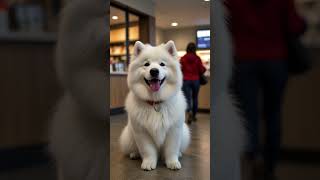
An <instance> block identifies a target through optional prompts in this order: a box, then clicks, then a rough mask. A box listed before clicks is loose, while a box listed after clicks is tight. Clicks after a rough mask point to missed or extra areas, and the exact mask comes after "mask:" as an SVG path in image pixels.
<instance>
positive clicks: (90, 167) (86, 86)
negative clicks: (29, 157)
mask: <svg viewBox="0 0 320 180" xmlns="http://www.w3.org/2000/svg"><path fill="white" fill-rule="evenodd" d="M106 7H107V5H106V3H105V1H104V0H90V1H88V0H72V1H70V2H69V3H68V5H67V7H66V8H65V9H64V10H63V12H62V14H61V23H60V28H59V39H58V42H57V54H56V70H57V74H58V77H59V80H60V83H61V85H62V87H63V89H64V95H63V97H62V98H61V99H60V101H59V103H58V105H57V109H56V112H55V114H54V115H53V117H52V123H51V126H50V134H49V138H50V151H51V152H52V154H53V156H54V158H55V160H56V164H57V168H58V171H59V176H60V177H59V180H62V179H63V180H94V179H97V180H98V179H105V180H106V179H108V178H107V166H106V164H107V159H108V156H107V153H106V152H107V148H106V143H107V136H106V135H107V128H106V127H107V126H106V125H107V124H106V123H107V121H106V120H107V107H106V100H107V98H106V96H107V95H106V94H107V92H108V91H107V85H106V82H107V81H106V72H105V69H104V67H105V65H104V62H105V61H104V59H105V56H104V52H106V48H105V44H106V41H108V40H107V32H108V31H107V28H108V26H107V21H108V20H109V18H108V19H107V18H106Z"/></svg>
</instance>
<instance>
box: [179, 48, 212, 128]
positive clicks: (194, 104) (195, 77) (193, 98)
mask: <svg viewBox="0 0 320 180" xmlns="http://www.w3.org/2000/svg"><path fill="white" fill-rule="evenodd" d="M196 49H197V48H196V44H195V43H193V42H190V43H189V44H188V45H187V49H186V51H187V53H186V54H185V55H184V56H182V57H181V59H180V63H181V69H182V73H183V87H182V90H183V93H184V95H185V97H186V99H187V105H188V106H187V116H186V118H187V123H189V124H190V123H191V122H192V121H196V120H197V118H196V114H197V112H198V94H199V89H200V81H199V79H200V75H201V74H203V73H204V72H205V71H206V68H205V67H204V66H203V64H202V61H201V59H200V57H199V56H198V55H197V54H196Z"/></svg>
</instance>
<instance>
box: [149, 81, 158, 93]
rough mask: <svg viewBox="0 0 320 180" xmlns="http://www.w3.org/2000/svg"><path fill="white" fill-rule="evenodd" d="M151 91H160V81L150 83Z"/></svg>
mask: <svg viewBox="0 0 320 180" xmlns="http://www.w3.org/2000/svg"><path fill="white" fill-rule="evenodd" d="M150 89H151V91H153V92H155V91H158V90H159V89H160V81H151V82H150Z"/></svg>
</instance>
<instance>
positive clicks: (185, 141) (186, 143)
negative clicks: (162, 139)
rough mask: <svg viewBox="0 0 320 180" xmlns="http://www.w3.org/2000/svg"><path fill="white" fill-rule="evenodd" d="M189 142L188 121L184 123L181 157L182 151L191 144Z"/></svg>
mask: <svg viewBox="0 0 320 180" xmlns="http://www.w3.org/2000/svg"><path fill="white" fill-rule="evenodd" d="M189 143H190V130H189V128H188V126H187V125H186V123H183V126H182V138H181V146H180V154H179V157H181V156H182V153H183V152H184V151H185V150H186V149H187V147H188V146H189Z"/></svg>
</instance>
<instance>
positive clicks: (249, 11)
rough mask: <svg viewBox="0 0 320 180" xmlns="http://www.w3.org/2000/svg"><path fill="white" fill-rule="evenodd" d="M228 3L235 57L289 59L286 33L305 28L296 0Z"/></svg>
mask: <svg viewBox="0 0 320 180" xmlns="http://www.w3.org/2000/svg"><path fill="white" fill-rule="evenodd" d="M259 2H260V4H259ZM226 6H227V7H228V9H229V22H230V24H229V25H230V30H231V33H232V36H233V43H234V55H235V58H236V59H241V60H248V61H250V60H280V59H286V58H287V55H288V52H287V51H288V50H287V43H286V40H285V38H286V34H292V35H298V34H301V33H302V32H303V31H304V29H305V22H304V20H303V19H302V18H301V17H300V16H299V15H298V14H297V12H296V9H295V7H294V3H293V0H226Z"/></svg>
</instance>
